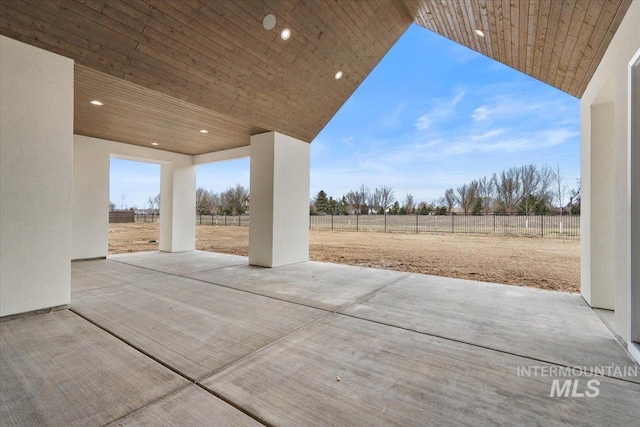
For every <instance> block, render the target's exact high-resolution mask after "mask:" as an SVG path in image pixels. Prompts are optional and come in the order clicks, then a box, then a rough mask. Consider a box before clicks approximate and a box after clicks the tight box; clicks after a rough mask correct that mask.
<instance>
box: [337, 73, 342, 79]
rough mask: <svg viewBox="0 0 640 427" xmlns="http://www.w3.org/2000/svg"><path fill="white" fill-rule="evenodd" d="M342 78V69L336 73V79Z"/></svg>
mask: <svg viewBox="0 0 640 427" xmlns="http://www.w3.org/2000/svg"><path fill="white" fill-rule="evenodd" d="M340 78H342V71H338V72H337V73H336V80H340Z"/></svg>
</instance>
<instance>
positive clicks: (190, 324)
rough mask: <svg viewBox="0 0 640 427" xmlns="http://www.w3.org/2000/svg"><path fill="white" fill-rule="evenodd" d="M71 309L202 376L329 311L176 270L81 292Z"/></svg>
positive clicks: (182, 369)
mask: <svg viewBox="0 0 640 427" xmlns="http://www.w3.org/2000/svg"><path fill="white" fill-rule="evenodd" d="M71 309H72V310H74V311H76V312H78V313H79V314H81V315H82V316H84V317H86V318H87V319H90V320H91V321H92V322H95V323H97V324H99V325H100V326H101V327H103V328H104V329H106V330H108V331H109V332H111V333H113V334H115V335H116V336H118V337H120V338H122V339H124V340H125V341H127V342H128V343H130V344H132V345H134V346H135V347H137V348H140V349H143V351H144V352H145V353H147V354H149V355H151V356H153V357H155V358H157V359H158V360H161V361H162V362H163V363H166V364H168V365H169V366H171V367H172V368H174V369H176V370H177V371H179V372H180V373H182V374H183V375H185V376H186V377H188V378H190V379H194V380H196V379H200V378H203V377H204V376H206V375H210V374H211V373H213V372H214V371H216V370H218V369H220V368H222V367H224V366H225V365H227V364H228V363H231V362H233V361H235V360H237V359H239V358H241V357H243V356H246V355H247V354H250V353H251V352H253V351H255V350H257V349H259V348H261V347H263V346H265V345H268V344H270V343H271V342H273V341H275V340H277V339H279V338H281V337H283V336H284V335H286V334H288V333H291V332H293V331H295V330H296V329H298V328H300V327H302V326H304V325H306V324H308V323H310V322H313V321H315V320H317V319H319V318H320V317H322V316H325V315H326V314H327V313H326V312H325V311H321V310H317V309H315V308H310V307H305V306H301V305H296V304H292V303H288V302H284V301H278V300H275V299H273V298H268V297H263V296H259V295H253V294H249V293H247V292H242V291H238V290H235V289H229V288H224V287H220V286H216V285H212V284H209V283H204V282H200V281H196V280H191V279H185V278H182V277H177V276H168V275H167V277H165V278H164V279H161V280H154V281H152V282H149V281H146V282H142V283H139V284H136V285H123V286H116V287H109V288H100V289H96V290H92V291H86V292H80V293H77V294H73V295H72V297H71Z"/></svg>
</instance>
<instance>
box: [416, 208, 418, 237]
mask: <svg viewBox="0 0 640 427" xmlns="http://www.w3.org/2000/svg"><path fill="white" fill-rule="evenodd" d="M416 234H418V212H416Z"/></svg>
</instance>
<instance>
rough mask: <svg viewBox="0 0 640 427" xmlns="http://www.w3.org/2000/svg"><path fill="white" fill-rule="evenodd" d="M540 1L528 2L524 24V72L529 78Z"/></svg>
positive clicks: (532, 61)
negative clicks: (527, 11)
mask: <svg viewBox="0 0 640 427" xmlns="http://www.w3.org/2000/svg"><path fill="white" fill-rule="evenodd" d="M540 3H541V2H540V1H539V0H529V13H528V16H527V22H526V29H527V30H526V31H527V34H526V38H525V40H526V41H525V50H524V51H523V53H524V52H526V54H525V61H524V70H525V72H526V73H527V74H529V75H530V76H533V70H534V66H533V64H534V58H535V52H536V40H537V35H538V23H539V20H540Z"/></svg>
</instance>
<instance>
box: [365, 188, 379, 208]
mask: <svg viewBox="0 0 640 427" xmlns="http://www.w3.org/2000/svg"><path fill="white" fill-rule="evenodd" d="M381 199H382V191H380V189H379V188H376V189H375V190H373V192H372V193H371V194H369V200H367V205H369V209H373V210H374V211H375V212H378V211H380V209H381V208H382V204H381V202H380V201H381Z"/></svg>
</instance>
